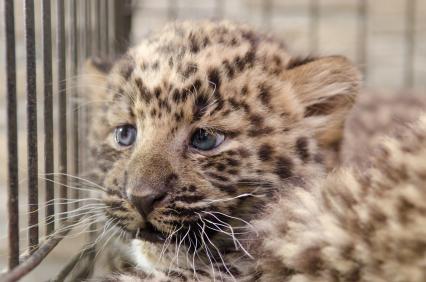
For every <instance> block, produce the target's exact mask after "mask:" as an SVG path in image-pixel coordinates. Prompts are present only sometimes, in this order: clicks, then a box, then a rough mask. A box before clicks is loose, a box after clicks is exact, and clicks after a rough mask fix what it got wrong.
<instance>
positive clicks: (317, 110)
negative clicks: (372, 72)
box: [284, 56, 361, 150]
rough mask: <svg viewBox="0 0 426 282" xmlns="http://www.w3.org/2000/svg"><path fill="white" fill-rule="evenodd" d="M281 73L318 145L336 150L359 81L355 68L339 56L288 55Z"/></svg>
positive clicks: (358, 73)
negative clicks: (285, 67) (290, 87)
mask: <svg viewBox="0 0 426 282" xmlns="http://www.w3.org/2000/svg"><path fill="white" fill-rule="evenodd" d="M284 76H285V77H284V79H286V80H287V81H289V83H290V84H291V86H292V88H293V90H294V93H295V95H296V97H297V99H298V100H299V102H300V104H301V105H302V107H303V113H304V120H305V122H307V123H308V124H310V125H311V128H312V129H313V130H314V132H315V136H316V137H317V140H318V143H319V145H320V146H323V147H326V148H331V149H333V150H338V149H339V148H338V147H339V142H340V141H341V139H342V134H343V125H344V122H345V118H346V115H347V113H348V111H349V110H350V109H351V108H352V106H353V104H354V101H355V98H356V96H357V93H358V91H359V87H360V84H361V74H360V72H359V71H358V69H357V68H356V67H355V66H354V65H353V64H352V63H351V62H350V61H349V60H348V59H347V58H345V57H342V56H330V57H322V58H306V59H292V60H290V61H289V63H288V65H287V71H286V72H285V74H284Z"/></svg>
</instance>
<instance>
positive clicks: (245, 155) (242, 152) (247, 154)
mask: <svg viewBox="0 0 426 282" xmlns="http://www.w3.org/2000/svg"><path fill="white" fill-rule="evenodd" d="M238 154H239V155H240V156H241V157H242V158H248V157H250V156H251V154H250V151H249V150H247V149H246V148H239V149H238Z"/></svg>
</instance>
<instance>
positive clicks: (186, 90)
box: [181, 89, 192, 102]
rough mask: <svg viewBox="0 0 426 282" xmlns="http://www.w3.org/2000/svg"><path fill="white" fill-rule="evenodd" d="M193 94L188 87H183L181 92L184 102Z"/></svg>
mask: <svg viewBox="0 0 426 282" xmlns="http://www.w3.org/2000/svg"><path fill="white" fill-rule="evenodd" d="M191 94H192V92H191V91H190V90H188V89H183V90H182V93H181V99H182V102H185V101H186V99H187V98H188V97H189V96H190V95H191Z"/></svg>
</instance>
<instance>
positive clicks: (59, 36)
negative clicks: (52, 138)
mask: <svg viewBox="0 0 426 282" xmlns="http://www.w3.org/2000/svg"><path fill="white" fill-rule="evenodd" d="M56 15H57V19H56V21H57V29H56V46H57V50H58V53H57V54H58V57H57V64H58V65H57V68H58V103H59V104H58V108H59V174H60V175H59V176H60V177H59V178H60V181H59V182H60V190H59V195H60V198H61V199H66V198H68V190H67V187H66V185H67V182H68V178H67V176H66V174H67V173H68V155H67V153H68V138H67V88H66V87H67V81H66V51H65V44H66V42H65V7H64V0H57V1H56ZM60 211H61V213H65V212H67V211H68V205H67V204H66V203H62V204H61V205H60ZM61 219H65V217H64V216H62V217H61Z"/></svg>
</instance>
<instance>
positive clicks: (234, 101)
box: [228, 98, 241, 110]
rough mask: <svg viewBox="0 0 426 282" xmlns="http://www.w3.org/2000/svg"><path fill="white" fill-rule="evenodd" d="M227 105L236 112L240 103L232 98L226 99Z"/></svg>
mask: <svg viewBox="0 0 426 282" xmlns="http://www.w3.org/2000/svg"><path fill="white" fill-rule="evenodd" d="M228 102H229V104H231V106H232V107H233V108H234V109H235V110H238V109H239V108H241V105H240V103H238V102H237V100H235V99H234V98H229V99H228Z"/></svg>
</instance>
